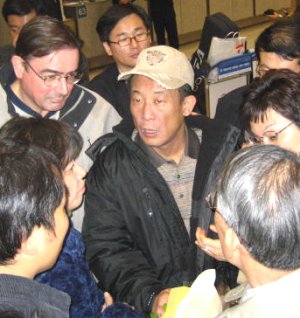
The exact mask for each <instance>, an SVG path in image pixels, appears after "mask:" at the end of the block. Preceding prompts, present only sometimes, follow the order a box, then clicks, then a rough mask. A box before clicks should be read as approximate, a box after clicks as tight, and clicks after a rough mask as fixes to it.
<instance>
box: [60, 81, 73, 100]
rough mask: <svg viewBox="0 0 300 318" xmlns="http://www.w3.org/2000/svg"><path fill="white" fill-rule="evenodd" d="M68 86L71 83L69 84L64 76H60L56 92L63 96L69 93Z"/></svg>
mask: <svg viewBox="0 0 300 318" xmlns="http://www.w3.org/2000/svg"><path fill="white" fill-rule="evenodd" d="M70 86H72V87H73V85H70V84H68V83H67V79H66V78H64V77H62V78H61V79H60V80H59V82H58V84H57V86H56V90H57V92H58V93H60V94H62V95H63V96H66V95H68V94H69V91H70V90H71V89H72V88H70Z"/></svg>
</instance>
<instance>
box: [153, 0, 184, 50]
mask: <svg viewBox="0 0 300 318" xmlns="http://www.w3.org/2000/svg"><path fill="white" fill-rule="evenodd" d="M149 9H150V14H151V19H152V21H153V25H154V30H155V33H156V37H157V44H162V45H164V44H166V38H165V32H166V33H167V37H168V44H169V45H170V46H172V47H173V48H175V49H178V48H179V41H178V32H177V23H176V14H175V10H174V4H173V0H149Z"/></svg>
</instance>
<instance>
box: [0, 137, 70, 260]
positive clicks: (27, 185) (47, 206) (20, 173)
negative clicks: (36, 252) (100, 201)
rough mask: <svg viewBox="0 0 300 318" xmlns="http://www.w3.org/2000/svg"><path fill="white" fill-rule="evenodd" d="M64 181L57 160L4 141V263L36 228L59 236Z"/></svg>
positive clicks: (0, 219) (0, 249) (0, 185)
mask: <svg viewBox="0 0 300 318" xmlns="http://www.w3.org/2000/svg"><path fill="white" fill-rule="evenodd" d="M63 195H64V182H63V177H62V170H61V166H60V163H59V162H58V160H57V159H56V157H55V156H54V155H53V154H52V153H50V152H48V151H46V150H44V149H42V148H40V147H36V146H24V147H22V146H20V145H18V146H17V147H16V146H15V144H13V143H11V145H9V143H5V144H2V143H1V141H0V264H1V265H7V264H9V262H11V261H12V260H13V259H14V258H15V256H16V254H17V252H18V250H19V249H20V247H21V244H22V241H23V240H26V239H28V237H30V235H31V233H32V231H33V229H34V227H35V226H44V227H45V228H46V229H48V230H50V231H53V232H54V233H55V224H54V212H55V210H56V209H57V208H58V207H59V205H60V204H61V202H62V198H63Z"/></svg>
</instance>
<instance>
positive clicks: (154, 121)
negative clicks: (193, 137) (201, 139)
mask: <svg viewBox="0 0 300 318" xmlns="http://www.w3.org/2000/svg"><path fill="white" fill-rule="evenodd" d="M119 78H120V79H128V78H130V83H129V84H130V97H131V100H130V111H131V114H132V117H133V121H134V124H135V127H136V129H137V131H138V133H139V136H140V137H141V139H142V140H143V142H144V143H145V144H147V145H148V146H151V147H153V148H154V149H155V150H156V151H157V152H159V153H162V152H163V151H166V152H168V151H169V150H170V149H172V147H174V145H176V144H177V143H178V140H180V139H178V138H181V137H182V133H183V132H184V129H185V128H184V127H185V120H184V118H185V117H186V116H189V115H190V114H191V112H192V110H193V108H194V106H195V103H196V99H195V97H194V96H193V94H192V89H193V85H194V72H193V68H192V66H191V64H190V62H189V60H188V59H187V57H186V56H185V55H184V54H183V53H181V52H180V51H178V50H176V49H174V48H171V47H169V46H163V45H161V46H153V47H151V48H148V49H145V50H143V51H142V52H141V54H140V56H139V57H138V60H137V63H136V66H135V68H133V69H132V70H131V71H129V72H127V73H124V74H121V75H120V76H119Z"/></svg>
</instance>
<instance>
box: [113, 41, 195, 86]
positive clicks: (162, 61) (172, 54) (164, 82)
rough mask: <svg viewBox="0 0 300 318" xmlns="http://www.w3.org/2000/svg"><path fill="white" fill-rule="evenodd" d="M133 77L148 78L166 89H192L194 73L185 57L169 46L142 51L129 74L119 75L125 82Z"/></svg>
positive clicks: (153, 47)
mask: <svg viewBox="0 0 300 318" xmlns="http://www.w3.org/2000/svg"><path fill="white" fill-rule="evenodd" d="M133 75H144V76H147V77H150V78H151V79H153V80H154V81H155V82H157V83H159V84H160V85H161V86H162V87H164V88H166V89H176V88H179V87H181V86H183V85H185V84H188V85H190V87H191V88H192V89H193V87H194V71H193V68H192V65H191V63H190V62H189V60H188V58H187V57H186V55H185V54H184V53H182V52H180V51H178V50H176V49H174V48H172V47H170V46H166V45H158V46H152V47H149V48H147V49H144V50H143V51H142V52H141V53H140V55H139V57H138V59H137V62H136V66H135V67H134V68H133V69H132V70H131V71H129V72H125V73H122V74H120V75H119V77H118V79H119V80H126V79H128V78H130V77H131V76H133Z"/></svg>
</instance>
